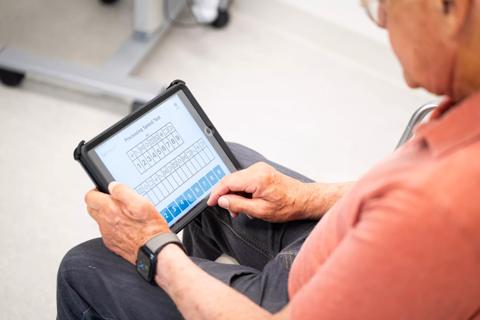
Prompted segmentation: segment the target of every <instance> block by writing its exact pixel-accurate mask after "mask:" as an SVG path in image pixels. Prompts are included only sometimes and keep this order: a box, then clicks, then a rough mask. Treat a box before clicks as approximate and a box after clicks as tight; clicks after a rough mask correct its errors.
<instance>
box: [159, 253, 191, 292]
mask: <svg viewBox="0 0 480 320" xmlns="http://www.w3.org/2000/svg"><path fill="white" fill-rule="evenodd" d="M182 257H183V258H186V257H187V255H186V254H185V252H184V251H183V250H182V249H181V248H180V247H179V246H178V245H176V244H175V243H169V244H167V245H166V246H165V247H164V248H163V249H162V250H161V251H160V252H159V253H158V255H157V268H156V273H155V282H156V283H157V284H158V286H159V287H161V288H163V289H164V290H166V288H167V287H168V283H169V280H170V278H169V277H171V276H172V275H173V274H174V272H172V271H173V269H174V268H175V267H176V266H175V262H176V261H177V262H179V261H180V259H182ZM177 266H178V264H177Z"/></svg>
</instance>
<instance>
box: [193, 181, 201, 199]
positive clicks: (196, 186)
mask: <svg viewBox="0 0 480 320" xmlns="http://www.w3.org/2000/svg"><path fill="white" fill-rule="evenodd" d="M191 190H192V191H193V193H195V195H196V196H197V197H201V196H202V194H203V190H202V187H200V185H199V184H198V183H194V184H193V186H192V188H191Z"/></svg>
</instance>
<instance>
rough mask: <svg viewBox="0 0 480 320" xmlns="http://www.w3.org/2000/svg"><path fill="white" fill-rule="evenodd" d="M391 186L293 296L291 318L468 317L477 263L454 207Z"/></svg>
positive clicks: (478, 284) (473, 308)
mask: <svg viewBox="0 0 480 320" xmlns="http://www.w3.org/2000/svg"><path fill="white" fill-rule="evenodd" d="M425 199H426V197H422V195H420V194H418V193H415V192H407V191H401V190H397V191H394V192H391V193H390V194H388V195H384V196H382V197H379V198H377V199H372V200H369V201H368V203H365V204H364V206H363V208H362V212H361V215H360V218H359V221H358V222H357V223H356V224H355V226H354V227H353V228H352V229H351V230H350V231H349V232H348V234H347V235H346V237H345V238H344V239H343V240H342V241H341V242H340V244H339V245H338V246H337V247H336V248H335V250H334V251H333V253H332V254H331V256H330V257H329V258H328V259H327V260H326V262H325V263H324V264H323V265H321V266H320V267H319V268H318V270H317V272H316V273H315V275H314V276H313V277H312V278H311V279H310V280H309V281H308V282H307V283H306V284H305V285H304V286H303V287H302V288H301V289H300V290H299V291H298V292H297V293H296V294H295V295H294V296H293V297H292V300H291V304H290V312H291V319H295V320H296V319H328V320H337V319H338V320H339V319H348V320H353V319H369V320H375V319H382V320H385V319H408V320H415V319H419V320H420V319H421V320H427V319H432V320H433V319H435V320H438V319H469V318H470V317H472V315H473V314H475V312H477V311H478V308H479V307H480V304H479V299H478V297H480V280H479V279H480V277H479V270H480V264H479V260H478V256H477V254H478V253H476V252H475V250H474V249H473V248H474V247H473V246H472V245H471V244H470V243H469V240H468V238H466V237H465V236H464V235H463V234H462V232H461V230H458V229H457V228H455V227H454V226H452V225H451V224H450V223H449V221H450V217H449V215H452V214H455V213H454V212H448V211H447V210H444V211H437V212H432V211H431V209H429V208H431V207H432V206H431V205H429V203H428V200H425ZM427 199H428V198H427Z"/></svg>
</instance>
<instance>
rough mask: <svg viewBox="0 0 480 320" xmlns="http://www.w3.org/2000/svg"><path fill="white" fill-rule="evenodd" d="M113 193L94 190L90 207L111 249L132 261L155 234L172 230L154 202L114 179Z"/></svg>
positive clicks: (110, 186) (89, 197) (90, 195)
mask: <svg viewBox="0 0 480 320" xmlns="http://www.w3.org/2000/svg"><path fill="white" fill-rule="evenodd" d="M109 191H110V195H108V194H105V193H102V192H99V191H96V190H91V191H89V192H88V193H87V194H86V195H85V202H86V204H87V210H88V212H89V213H90V215H91V216H92V218H93V219H95V221H96V222H97V223H98V226H99V228H100V233H101V234H102V238H103V242H104V243H105V246H107V248H108V249H110V250H111V251H113V252H114V253H116V254H118V255H119V256H121V257H123V258H124V259H126V260H127V261H129V262H130V263H132V264H135V261H136V259H137V252H138V249H139V248H140V247H141V246H143V245H144V244H145V243H146V242H147V241H148V240H150V239H151V238H152V237H153V236H156V235H158V234H161V233H165V232H169V228H168V224H167V222H166V221H165V219H164V218H163V217H162V215H160V214H159V213H158V211H157V210H156V209H155V207H154V206H153V204H152V203H150V202H149V201H148V200H147V199H146V198H144V197H142V196H140V195H139V194H137V193H136V192H134V191H133V190H131V189H130V188H129V187H127V186H126V185H123V184H118V183H115V182H112V183H111V184H110V185H109Z"/></svg>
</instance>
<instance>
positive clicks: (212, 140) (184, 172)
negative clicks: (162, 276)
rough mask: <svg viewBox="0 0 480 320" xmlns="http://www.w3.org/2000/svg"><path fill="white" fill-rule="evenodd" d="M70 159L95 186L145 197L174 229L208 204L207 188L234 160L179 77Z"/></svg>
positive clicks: (234, 166)
mask: <svg viewBox="0 0 480 320" xmlns="http://www.w3.org/2000/svg"><path fill="white" fill-rule="evenodd" d="M74 158H75V160H78V161H79V162H80V163H81V164H82V166H83V168H84V169H85V170H86V172H87V173H88V175H89V176H90V178H91V179H92V181H93V182H94V183H95V185H96V186H97V188H98V189H99V190H100V191H102V192H105V193H108V184H109V183H110V182H111V181H117V182H120V183H124V184H127V185H128V186H130V187H131V188H132V189H134V190H135V191H136V192H137V193H139V194H140V195H142V196H144V197H146V198H147V199H148V200H150V201H151V202H152V203H153V204H154V206H155V207H156V208H157V210H158V212H159V213H160V214H161V215H162V216H163V217H164V218H165V220H166V221H167V222H168V225H169V227H170V229H171V230H172V231H173V232H178V231H180V230H181V229H182V228H183V227H185V225H186V224H188V222H190V221H191V220H192V219H193V218H194V217H195V216H196V215H198V214H199V213H200V212H202V211H203V210H204V209H205V208H206V207H207V204H206V202H207V199H208V196H209V194H210V191H211V190H212V188H213V187H214V186H215V185H216V184H218V182H219V181H220V179H222V178H223V177H224V176H225V175H227V174H229V173H232V172H234V171H236V170H237V169H238V168H239V165H238V162H237V160H236V159H235V157H234V156H233V154H232V152H231V151H230V150H229V148H228V146H227V145H226V144H225V142H224V141H223V139H222V138H221V136H220V135H219V133H218V131H217V130H216V129H215V127H214V126H213V124H212V123H211V122H210V120H209V119H208V117H207V116H206V114H205V113H204V112H203V110H202V108H201V107H200V105H199V104H198V103H197V101H196V100H195V98H194V97H193V95H192V94H191V92H190V91H189V90H188V88H187V87H186V86H185V83H184V82H183V81H180V80H177V81H174V82H172V84H171V85H170V86H169V87H168V88H167V90H166V91H165V92H164V93H163V94H161V95H160V96H158V97H156V98H154V99H153V100H152V101H150V102H149V103H147V104H146V105H145V106H144V107H142V108H141V109H139V110H137V111H135V112H134V113H132V114H130V115H128V116H127V117H125V118H124V119H122V120H120V121H119V122H118V123H116V124H114V125H113V126H112V127H110V128H108V129H107V130H105V131H104V132H102V133H101V134H99V135H98V136H96V137H95V138H93V139H92V140H90V141H88V142H86V143H85V141H82V142H81V143H80V144H79V145H78V147H77V148H76V149H75V151H74Z"/></svg>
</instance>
